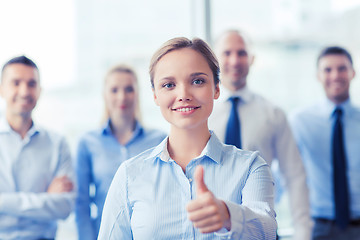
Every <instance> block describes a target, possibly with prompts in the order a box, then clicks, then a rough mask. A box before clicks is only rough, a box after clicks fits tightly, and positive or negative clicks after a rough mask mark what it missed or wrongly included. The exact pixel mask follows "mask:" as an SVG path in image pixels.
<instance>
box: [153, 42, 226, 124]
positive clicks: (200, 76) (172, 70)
mask: <svg viewBox="0 0 360 240" xmlns="http://www.w3.org/2000/svg"><path fill="white" fill-rule="evenodd" d="M153 91H154V99H155V103H156V104H157V105H158V106H159V107H160V110H161V113H162V115H163V116H164V118H165V119H166V120H167V121H168V122H169V123H170V124H171V125H172V127H177V128H181V129H194V128H196V127H199V126H202V125H201V124H205V125H206V127H207V119H208V117H209V116H210V114H211V112H212V109H213V102H214V99H217V98H218V97H219V94H220V92H219V86H218V85H216V86H215V83H214V77H213V73H212V71H211V69H210V67H209V65H208V63H207V61H206V60H205V58H204V57H203V56H202V55H201V54H200V53H198V52H196V51H195V50H193V49H190V48H183V49H179V50H173V51H171V52H169V53H168V54H166V55H165V56H163V57H162V58H161V59H160V61H159V62H158V63H157V65H156V67H155V71H154V90H153Z"/></svg>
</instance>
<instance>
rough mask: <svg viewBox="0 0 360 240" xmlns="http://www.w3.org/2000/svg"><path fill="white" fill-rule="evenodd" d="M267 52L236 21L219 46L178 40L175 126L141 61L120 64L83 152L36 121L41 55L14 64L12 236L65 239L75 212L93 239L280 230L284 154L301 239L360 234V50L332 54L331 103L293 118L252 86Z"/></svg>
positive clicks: (169, 82)
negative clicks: (355, 54)
mask: <svg viewBox="0 0 360 240" xmlns="http://www.w3.org/2000/svg"><path fill="white" fill-rule="evenodd" d="M215 53H216V54H215ZM254 59H255V58H254V54H253V51H252V48H251V41H250V40H249V38H248V37H247V36H246V35H245V34H244V33H242V32H240V31H236V30H229V31H226V32H225V33H223V34H222V35H221V36H220V37H219V38H218V40H217V42H216V45H215V46H214V51H213V50H212V49H211V48H210V47H209V45H208V44H207V43H205V42H204V41H203V40H201V39H198V38H195V39H192V40H190V39H187V38H174V39H170V40H169V41H167V42H165V43H164V44H163V45H162V46H161V47H160V48H159V49H158V50H157V51H156V52H155V53H154V55H153V57H152V59H151V62H150V68H149V75H150V81H151V86H152V91H153V99H154V102H155V104H156V105H158V106H159V108H160V111H161V113H162V115H163V117H164V118H165V120H166V121H167V122H169V123H170V131H169V133H168V134H166V133H164V132H163V131H161V130H150V129H146V128H144V127H143V126H142V124H141V114H140V109H139V96H138V93H139V91H138V80H137V76H136V74H135V72H134V70H133V69H132V68H131V67H129V66H126V65H117V66H115V67H113V68H111V69H110V70H109V72H108V73H107V74H106V76H105V79H104V87H103V96H104V102H105V114H104V118H103V125H102V127H101V128H99V129H97V130H94V131H90V132H88V133H86V134H84V135H83V136H82V138H81V139H80V141H79V144H78V147H77V152H76V157H75V160H74V161H72V158H71V154H70V150H69V147H68V145H67V143H66V141H65V140H64V138H63V137H61V136H59V135H58V134H56V133H53V132H51V131H48V130H45V129H43V128H41V127H40V126H38V125H36V123H34V121H33V119H32V111H33V109H34V108H35V106H36V103H37V100H38V98H39V96H40V92H41V87H40V76H39V70H38V68H37V66H36V64H35V63H34V62H33V61H32V60H30V59H29V58H27V57H25V56H20V57H16V58H13V59H11V60H9V61H8V62H7V63H6V64H5V65H4V67H3V68H2V72H1V83H0V94H1V96H2V97H3V98H4V100H5V102H6V110H5V114H4V116H1V118H0V164H1V167H0V179H1V180H0V239H54V238H55V236H56V229H57V224H56V222H57V220H58V219H64V218H66V217H67V216H68V215H69V214H70V213H71V212H72V211H73V209H75V215H76V224H77V229H78V235H79V239H80V240H83V239H86V240H91V239H97V238H98V239H269V240H270V239H271V240H272V239H276V238H277V235H276V230H277V222H276V213H275V211H274V180H273V177H272V174H271V169H270V167H271V164H272V162H273V161H278V163H279V167H280V172H281V173H282V175H283V176H284V179H285V186H286V189H287V190H288V192H289V198H290V208H291V215H292V221H293V226H294V239H296V240H307V239H314V240H317V239H319V240H320V239H359V236H360V188H359V184H358V183H359V182H360V181H359V180H360V179H358V178H360V177H358V175H357V172H358V171H360V150H359V146H360V109H359V108H356V107H355V106H353V105H352V103H351V101H350V96H349V92H350V83H351V80H352V79H353V78H354V76H355V71H354V68H353V62H352V57H351V55H350V53H349V52H348V51H347V50H346V49H344V48H341V47H337V46H333V47H326V48H325V49H324V50H323V51H322V52H321V53H320V55H319V57H318V60H317V78H318V80H319V82H320V83H321V84H322V85H323V88H324V91H325V93H326V99H325V100H324V101H323V102H321V103H319V104H317V105H315V106H312V107H309V108H306V109H301V110H298V111H295V112H294V113H293V114H291V115H290V117H289V118H287V117H286V114H285V113H284V112H283V111H282V110H281V109H280V108H279V107H277V106H275V105H273V104H272V103H270V102H269V101H267V100H266V99H264V98H263V97H261V96H259V95H258V94H256V93H254V92H252V91H251V90H250V89H249V88H248V86H247V77H248V74H249V71H250V68H251V65H252V64H253V62H254ZM288 119H289V121H288ZM73 166H74V167H73ZM275 187H276V186H275Z"/></svg>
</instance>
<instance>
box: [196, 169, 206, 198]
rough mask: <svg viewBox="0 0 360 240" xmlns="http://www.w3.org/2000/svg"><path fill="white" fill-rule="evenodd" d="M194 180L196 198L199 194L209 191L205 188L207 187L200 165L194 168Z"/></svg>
mask: <svg viewBox="0 0 360 240" xmlns="http://www.w3.org/2000/svg"><path fill="white" fill-rule="evenodd" d="M194 178H195V184H196V195H197V196H198V195H199V194H202V193H205V192H207V191H209V189H208V188H207V186H206V184H205V182H204V168H203V167H202V166H201V165H199V166H197V167H196V169H195V173H194Z"/></svg>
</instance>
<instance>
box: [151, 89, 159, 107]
mask: <svg viewBox="0 0 360 240" xmlns="http://www.w3.org/2000/svg"><path fill="white" fill-rule="evenodd" d="M152 91H153V95H154V102H155V104H156V105H158V106H159V103H158V99H157V96H156V93H155V89H154V88H153V89H152Z"/></svg>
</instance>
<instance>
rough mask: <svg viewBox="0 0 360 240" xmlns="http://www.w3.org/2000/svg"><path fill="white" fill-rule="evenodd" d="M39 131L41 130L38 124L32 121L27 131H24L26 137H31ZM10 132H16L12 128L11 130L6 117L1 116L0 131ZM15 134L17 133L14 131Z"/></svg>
mask: <svg viewBox="0 0 360 240" xmlns="http://www.w3.org/2000/svg"><path fill="white" fill-rule="evenodd" d="M40 131H41V128H40V127H39V126H38V125H36V124H35V123H34V121H33V124H32V126H31V127H30V129H29V131H28V132H27V133H26V137H32V136H34V135H35V134H37V133H39V132H40ZM11 132H14V133H16V132H15V131H14V130H12V128H11V127H10V125H9V123H8V121H7V120H6V118H5V117H1V118H0V133H11ZM16 134H18V133H16Z"/></svg>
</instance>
